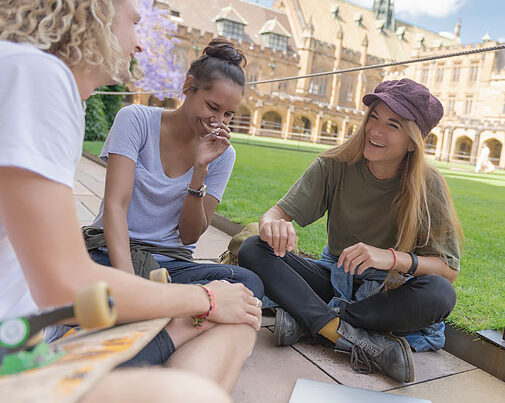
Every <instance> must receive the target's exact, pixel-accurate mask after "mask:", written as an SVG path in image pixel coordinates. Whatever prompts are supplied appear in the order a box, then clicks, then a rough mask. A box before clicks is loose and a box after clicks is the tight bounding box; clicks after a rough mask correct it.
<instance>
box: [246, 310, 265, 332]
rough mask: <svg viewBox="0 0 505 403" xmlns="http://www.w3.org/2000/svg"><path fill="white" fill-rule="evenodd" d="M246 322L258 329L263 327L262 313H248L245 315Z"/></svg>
mask: <svg viewBox="0 0 505 403" xmlns="http://www.w3.org/2000/svg"><path fill="white" fill-rule="evenodd" d="M244 323H245V324H247V325H249V326H251V327H252V328H253V329H254V330H256V331H258V330H260V329H261V313H260V316H259V317H258V316H256V315H252V314H247V315H246V317H245V322H244Z"/></svg>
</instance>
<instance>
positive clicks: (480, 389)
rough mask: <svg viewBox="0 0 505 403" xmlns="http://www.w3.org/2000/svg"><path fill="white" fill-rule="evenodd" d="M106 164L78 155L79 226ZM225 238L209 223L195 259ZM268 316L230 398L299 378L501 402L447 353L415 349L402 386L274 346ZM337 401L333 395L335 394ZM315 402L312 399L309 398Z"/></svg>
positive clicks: (496, 390)
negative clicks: (410, 377)
mask: <svg viewBox="0 0 505 403" xmlns="http://www.w3.org/2000/svg"><path fill="white" fill-rule="evenodd" d="M104 181H105V168H103V167H102V166H100V165H98V164H96V163H94V162H92V161H90V160H88V159H86V158H82V160H81V161H80V163H79V166H78V169H77V172H76V183H75V188H74V195H75V202H76V206H77V209H78V213H79V219H80V221H81V224H82V225H85V224H89V223H91V221H92V220H93V218H94V216H95V215H96V214H97V212H98V208H99V206H100V202H101V199H102V197H103V189H104ZM229 239H230V237H229V236H228V235H227V234H225V233H224V232H221V231H219V230H218V229H216V228H213V227H210V228H209V229H208V230H207V231H206V233H205V234H204V235H203V236H202V237H201V239H200V241H199V242H198V244H197V249H196V253H195V257H196V259H201V260H209V259H210V260H215V259H217V257H218V256H219V255H220V254H221V253H222V252H223V251H224V250H225V249H226V246H227V244H228V241H229ZM272 322H273V318H269V317H264V318H263V324H264V326H263V328H262V329H261V330H260V332H259V334H258V341H257V343H256V348H255V350H254V352H253V354H252V356H251V357H250V358H249V360H248V361H247V362H246V364H245V366H244V369H243V371H242V373H241V375H240V377H239V379H238V382H237V385H236V387H235V389H234V391H233V398H234V401H235V402H237V403H246V402H247V403H249V402H251V403H252V402H254V403H256V402H267V403H277V402H288V401H289V397H290V396H291V392H292V390H293V387H294V385H295V383H296V380H297V379H298V378H308V379H312V380H317V381H323V382H329V383H338V384H343V385H347V386H353V387H360V388H365V389H370V390H376V391H387V392H389V393H394V394H398V395H404V396H413V397H418V398H424V399H429V400H431V401H432V402H433V403H450V402H458V403H465V402H468V403H476V402H478V403H488V402H489V403H495V402H504V401H505V382H502V381H501V380H499V379H497V378H495V377H493V376H491V375H489V374H487V373H486V372H484V371H482V370H480V369H477V368H475V367H474V366H472V365H470V364H468V363H467V362H465V361H462V360H460V359H459V358H456V357H455V356H453V355H451V354H449V353H447V352H446V351H443V350H442V351H438V352H429V353H417V354H416V353H414V360H415V371H416V373H415V378H416V380H415V382H413V383H411V384H401V383H398V382H395V381H393V380H391V379H389V378H387V377H385V376H382V375H380V374H377V375H358V374H355V373H354V372H353V371H352V370H351V369H350V363H349V358H348V357H346V356H342V355H336V354H335V353H333V351H331V349H329V348H324V347H321V346H311V345H309V344H304V343H299V344H297V345H295V346H293V347H276V346H275V345H274V343H273V337H272ZM335 401H336V402H338V397H337V396H335ZM311 403H316V402H311Z"/></svg>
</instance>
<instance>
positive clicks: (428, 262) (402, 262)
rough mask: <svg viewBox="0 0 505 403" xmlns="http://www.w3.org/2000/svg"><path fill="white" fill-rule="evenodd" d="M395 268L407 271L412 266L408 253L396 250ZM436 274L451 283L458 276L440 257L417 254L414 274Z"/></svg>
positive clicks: (403, 271)
mask: <svg viewBox="0 0 505 403" xmlns="http://www.w3.org/2000/svg"><path fill="white" fill-rule="evenodd" d="M396 257H397V263H396V269H397V270H399V271H401V272H402V273H407V272H408V271H409V269H410V268H411V266H412V258H411V257H410V255H409V254H408V253H405V252H398V251H397V252H396ZM430 274H434V275H438V276H442V277H445V278H446V279H447V280H449V281H450V282H451V283H452V282H454V281H455V280H456V278H457V277H458V271H457V270H454V269H452V268H451V267H449V266H448V265H447V264H446V263H445V262H444V261H443V260H442V259H440V258H439V257H436V256H418V265H417V270H416V272H415V274H414V275H415V276H426V275H430Z"/></svg>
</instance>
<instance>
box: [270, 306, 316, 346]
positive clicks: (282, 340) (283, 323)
mask: <svg viewBox="0 0 505 403" xmlns="http://www.w3.org/2000/svg"><path fill="white" fill-rule="evenodd" d="M309 335H310V332H309V329H307V328H306V327H305V326H302V325H300V324H299V323H298V322H297V321H296V319H295V318H293V317H292V316H291V315H290V314H289V313H288V312H287V311H285V310H284V309H282V308H277V312H276V313H275V327H274V340H275V344H276V345H278V346H291V345H293V344H295V343H297V342H298V340H300V339H301V338H302V337H304V336H309Z"/></svg>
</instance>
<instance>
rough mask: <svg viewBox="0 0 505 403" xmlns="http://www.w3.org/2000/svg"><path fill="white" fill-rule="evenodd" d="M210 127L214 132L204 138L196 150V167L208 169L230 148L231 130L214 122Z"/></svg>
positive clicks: (222, 124)
mask: <svg viewBox="0 0 505 403" xmlns="http://www.w3.org/2000/svg"><path fill="white" fill-rule="evenodd" d="M210 126H211V127H213V128H214V130H213V131H211V132H210V133H209V134H207V135H206V136H205V137H203V139H202V141H201V142H200V144H199V145H198V147H197V148H196V156H195V164H194V165H195V166H205V167H206V166H207V165H209V164H210V163H211V162H212V161H214V160H215V159H216V158H217V157H219V156H220V155H222V154H223V153H224V152H225V151H226V149H227V148H228V147H229V146H230V138H231V136H230V129H229V128H228V127H227V126H226V125H225V124H224V123H219V122H212V123H210Z"/></svg>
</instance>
